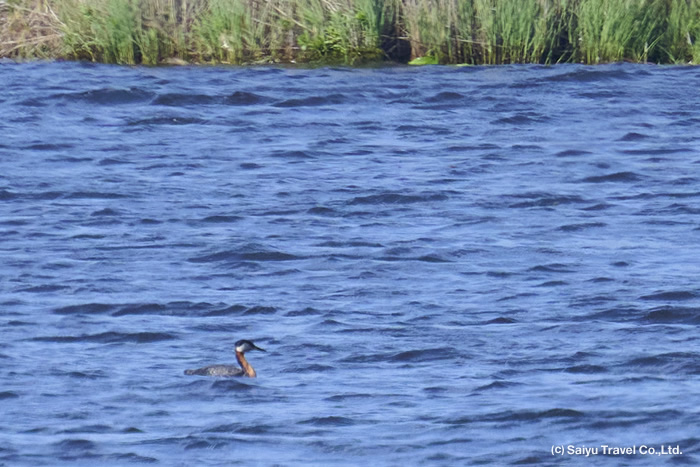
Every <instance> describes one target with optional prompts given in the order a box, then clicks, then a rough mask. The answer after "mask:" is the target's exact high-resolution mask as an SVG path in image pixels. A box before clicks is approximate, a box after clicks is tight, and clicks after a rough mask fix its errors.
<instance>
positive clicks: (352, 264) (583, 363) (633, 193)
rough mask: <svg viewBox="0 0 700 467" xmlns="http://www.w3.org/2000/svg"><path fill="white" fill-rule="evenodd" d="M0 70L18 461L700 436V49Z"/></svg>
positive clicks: (418, 451) (357, 459)
mask: <svg viewBox="0 0 700 467" xmlns="http://www.w3.org/2000/svg"><path fill="white" fill-rule="evenodd" d="M0 82H1V83H2V93H0V112H1V115H2V118H1V119H0V255H1V256H0V257H1V258H2V268H0V305H1V306H0V364H1V367H0V439H1V440H2V443H1V445H0V464H6V465H32V466H34V465H55V464H56V463H62V462H63V463H74V462H77V463H82V464H85V465H121V464H130V463H141V462H143V463H148V462H152V463H160V464H161V465H222V464H229V465H230V464H235V463H237V462H240V463H241V464H243V465H250V464H258V465H270V464H273V463H275V462H277V463H280V464H282V465H329V464H347V465H402V464H408V465H467V464H477V463H479V464H492V465H503V464H514V463H533V464H561V465H564V464H581V465H583V464H586V465H590V464H591V462H595V463H596V464H597V465H602V464H606V465H639V464H649V465H651V464H654V465H658V464H659V463H664V464H688V465H693V464H697V463H699V462H700V434H698V428H697V426H698V425H697V424H698V419H699V417H700V408H699V407H700V384H699V383H700V360H699V359H698V357H699V356H700V340H699V339H698V325H699V324H700V286H698V277H700V248H699V246H700V177H699V175H698V171H699V170H700V131H699V129H700V94H699V93H698V89H700V69H698V68H693V67H677V68H676V67H653V66H639V65H607V66H599V67H582V66H574V65H571V66H569V65H567V66H556V67H549V68H546V67H538V66H512V67H511V66H504V67H497V68H489V67H474V68H438V67H429V68H407V67H393V68H383V69H313V70H308V69H303V70H302V69H277V68H259V69H256V68H252V69H239V68H177V69H175V68H120V67H109V66H94V65H84V64H75V63H33V64H7V63H6V64H2V65H0ZM241 338H247V339H252V340H254V341H255V343H256V344H258V345H259V346H261V347H263V348H265V349H267V353H262V352H257V353H256V352H251V353H249V354H248V356H249V359H250V361H251V363H252V364H253V365H254V366H255V368H256V370H257V372H258V378H257V379H225V378H218V379H217V378H206V377H198V376H186V375H184V374H183V370H185V369H186V368H197V367H199V366H203V365H205V364H210V363H235V358H234V355H233V343H234V342H235V341H236V340H238V339H241ZM601 445H610V446H620V447H632V446H636V449H637V450H639V448H640V446H642V445H645V446H650V447H653V448H655V449H656V450H657V451H659V450H660V449H661V447H662V445H663V446H665V448H664V449H666V448H667V447H669V446H671V447H675V446H678V447H679V449H680V451H682V454H680V453H675V454H673V453H671V454H664V455H662V456H655V455H652V456H650V455H642V454H640V453H639V451H637V452H636V453H635V454H631V455H626V456H603V455H602V451H600V449H601ZM553 446H561V447H564V448H565V449H566V448H567V447H568V446H573V447H579V448H580V447H584V446H585V447H589V448H591V447H594V448H598V449H599V454H598V455H597V456H595V459H591V458H585V457H583V455H580V456H579V455H575V454H568V453H565V455H563V456H560V455H554V456H553V455H552V450H553Z"/></svg>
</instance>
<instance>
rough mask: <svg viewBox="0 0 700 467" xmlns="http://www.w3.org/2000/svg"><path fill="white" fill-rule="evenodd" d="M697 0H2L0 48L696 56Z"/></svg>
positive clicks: (5, 51)
mask: <svg viewBox="0 0 700 467" xmlns="http://www.w3.org/2000/svg"><path fill="white" fill-rule="evenodd" d="M699 41H700V0H4V1H3V0H0V56H7V57H17V58H47V57H54V58H69V59H79V60H91V61H97V62H107V63H120V64H137V63H141V64H147V65H155V64H158V63H162V62H164V61H166V60H168V59H173V58H177V59H181V60H185V61H187V62H194V63H230V64H244V63H277V62H293V61H296V62H320V63H345V64H357V63H361V62H365V61H376V60H382V59H385V58H389V59H395V60H400V61H405V62H408V61H409V60H412V59H416V58H421V57H424V58H423V59H422V60H419V61H418V62H414V63H421V62H422V63H435V62H437V63H466V64H503V63H545V64H550V63H561V62H580V63H590V64H594V63H603V62H613V61H621V60H629V61H635V62H647V61H649V62H655V63H695V64H700V44H699Z"/></svg>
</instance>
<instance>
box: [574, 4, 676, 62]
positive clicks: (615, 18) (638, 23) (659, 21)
mask: <svg viewBox="0 0 700 467" xmlns="http://www.w3.org/2000/svg"><path fill="white" fill-rule="evenodd" d="M665 3H666V0H581V2H580V3H579V5H578V7H577V8H576V9H575V10H574V14H575V15H576V19H577V27H576V28H574V29H573V30H571V31H570V33H571V34H572V36H571V41H572V43H576V44H577V45H578V57H579V59H580V60H581V61H584V62H585V63H599V62H612V61H620V60H623V59H625V58H629V59H632V60H635V61H647V60H648V59H649V57H650V56H651V55H653V54H654V48H655V47H656V45H657V43H658V41H659V40H660V38H661V36H662V30H663V21H664V15H663V8H664V4H665Z"/></svg>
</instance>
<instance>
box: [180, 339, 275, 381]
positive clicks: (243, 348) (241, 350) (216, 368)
mask: <svg viewBox="0 0 700 467" xmlns="http://www.w3.org/2000/svg"><path fill="white" fill-rule="evenodd" d="M249 350H260V351H262V352H267V351H266V350H265V349H261V348H260V347H258V346H257V345H255V344H253V343H252V342H251V341H249V340H246V339H241V340H239V341H238V342H236V360H238V364H239V365H240V366H241V367H240V368H238V367H237V366H234V365H209V366H205V367H204V368H198V369H196V370H185V374H186V375H200V376H247V377H249V378H255V376H256V374H255V370H254V369H253V367H252V366H251V365H250V363H248V360H246V359H245V356H244V354H245V353H246V352H248V351H249Z"/></svg>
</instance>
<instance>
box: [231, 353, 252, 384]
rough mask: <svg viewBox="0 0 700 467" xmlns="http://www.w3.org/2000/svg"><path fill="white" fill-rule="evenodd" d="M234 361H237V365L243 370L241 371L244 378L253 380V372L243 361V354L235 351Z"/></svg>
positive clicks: (248, 364)
mask: <svg viewBox="0 0 700 467" xmlns="http://www.w3.org/2000/svg"><path fill="white" fill-rule="evenodd" d="M236 360H238V364H239V365H240V366H241V368H243V371H244V372H245V375H246V376H248V377H249V378H255V376H256V375H255V370H254V369H253V367H252V366H250V363H248V361H247V360H246V359H245V357H244V356H243V352H239V351H236Z"/></svg>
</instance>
